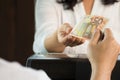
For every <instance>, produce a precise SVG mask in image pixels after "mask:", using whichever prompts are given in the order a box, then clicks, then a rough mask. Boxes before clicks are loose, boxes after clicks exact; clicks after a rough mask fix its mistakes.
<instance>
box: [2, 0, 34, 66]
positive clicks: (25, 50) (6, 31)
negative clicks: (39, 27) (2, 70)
mask: <svg viewBox="0 0 120 80" xmlns="http://www.w3.org/2000/svg"><path fill="white" fill-rule="evenodd" d="M33 40H34V1H33V0H0V57H2V58H4V59H6V60H10V61H18V62H20V63H21V64H22V65H25V62H26V60H27V58H28V57H29V56H31V55H32V54H33V50H32V44H33Z"/></svg>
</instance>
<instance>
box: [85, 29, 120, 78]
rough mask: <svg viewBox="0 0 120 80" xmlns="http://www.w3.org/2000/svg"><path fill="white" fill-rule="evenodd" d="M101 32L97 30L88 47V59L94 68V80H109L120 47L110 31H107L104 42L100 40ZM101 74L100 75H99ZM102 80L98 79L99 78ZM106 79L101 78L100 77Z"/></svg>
mask: <svg viewBox="0 0 120 80" xmlns="http://www.w3.org/2000/svg"><path fill="white" fill-rule="evenodd" d="M99 37H100V31H99V30H97V31H96V32H95V34H94V36H93V37H92V39H91V41H90V43H89V45H88V54H87V56H88V59H89V61H90V63H91V66H92V78H91V79H92V80H102V79H103V78H104V79H103V80H108V79H105V77H107V74H108V76H109V77H107V78H110V75H111V72H112V70H113V68H114V66H115V63H116V60H117V57H118V54H119V51H120V45H119V44H118V43H117V42H116V40H115V39H114V37H113V35H112V32H111V30H110V29H105V35H104V38H103V40H101V41H100V40H99ZM97 74H99V75H97ZM95 75H97V77H99V78H102V79H97V77H95ZM101 75H102V76H104V77H100V76H101Z"/></svg>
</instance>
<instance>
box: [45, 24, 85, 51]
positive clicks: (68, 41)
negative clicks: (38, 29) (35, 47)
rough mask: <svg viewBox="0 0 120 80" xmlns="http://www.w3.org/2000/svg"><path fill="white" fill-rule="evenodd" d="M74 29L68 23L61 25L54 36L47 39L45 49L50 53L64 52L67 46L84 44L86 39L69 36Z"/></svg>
mask: <svg viewBox="0 0 120 80" xmlns="http://www.w3.org/2000/svg"><path fill="white" fill-rule="evenodd" d="M71 30H72V27H71V26H70V25H69V24H68V23H64V24H63V25H61V26H60V27H59V28H58V29H57V30H56V31H55V32H54V33H53V34H52V35H50V36H48V37H47V38H46V39H45V47H46V49H47V50H48V52H63V51H64V49H65V47H66V46H71V47H73V46H77V45H80V44H83V43H84V42H85V39H83V38H77V37H74V36H72V35H69V34H70V32H71Z"/></svg>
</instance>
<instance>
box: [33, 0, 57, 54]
mask: <svg viewBox="0 0 120 80" xmlns="http://www.w3.org/2000/svg"><path fill="white" fill-rule="evenodd" d="M54 3H55V2H54V0H37V1H36V5H35V38H34V43H33V51H34V52H35V53H37V54H41V53H42V54H44V53H48V51H47V50H46V48H45V46H44V40H45V38H46V36H48V35H51V34H52V33H53V32H54V31H55V30H56V29H57V27H58V16H57V11H56V8H55V5H54Z"/></svg>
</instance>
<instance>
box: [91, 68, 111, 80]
mask: <svg viewBox="0 0 120 80" xmlns="http://www.w3.org/2000/svg"><path fill="white" fill-rule="evenodd" d="M111 72H112V70H109V69H105V68H104V67H99V68H96V67H93V66H92V74H91V79H90V80H111Z"/></svg>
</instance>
